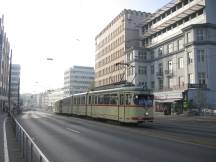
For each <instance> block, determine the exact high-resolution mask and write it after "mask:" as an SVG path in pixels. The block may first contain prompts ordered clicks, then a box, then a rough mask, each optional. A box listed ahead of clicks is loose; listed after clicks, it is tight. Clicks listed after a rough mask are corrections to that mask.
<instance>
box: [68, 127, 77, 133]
mask: <svg viewBox="0 0 216 162" xmlns="http://www.w3.org/2000/svg"><path fill="white" fill-rule="evenodd" d="M66 129H67V130H69V131H71V132H75V133H80V132H79V131H76V130H73V129H71V128H66Z"/></svg>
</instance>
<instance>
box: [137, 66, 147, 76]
mask: <svg viewBox="0 0 216 162" xmlns="http://www.w3.org/2000/svg"><path fill="white" fill-rule="evenodd" d="M138 74H140V75H143V74H144V75H146V74H147V67H146V66H139V67H138Z"/></svg>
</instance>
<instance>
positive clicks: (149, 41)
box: [142, 9, 203, 47]
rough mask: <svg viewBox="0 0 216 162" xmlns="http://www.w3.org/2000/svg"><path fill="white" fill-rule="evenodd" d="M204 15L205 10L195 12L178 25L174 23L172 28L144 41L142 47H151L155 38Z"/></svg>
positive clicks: (178, 22) (169, 27)
mask: <svg viewBox="0 0 216 162" xmlns="http://www.w3.org/2000/svg"><path fill="white" fill-rule="evenodd" d="M202 14H203V9H201V10H199V11H197V12H195V13H193V14H191V15H189V16H187V17H186V18H182V19H181V20H179V21H177V22H176V23H174V24H172V25H170V26H168V27H166V28H164V29H162V30H160V31H159V32H156V33H154V34H152V35H151V36H150V37H148V38H145V39H143V41H142V45H143V46H144V47H145V46H148V45H151V44H152V39H154V38H156V37H158V36H160V35H161V34H164V33H166V32H168V31H170V30H171V29H174V28H176V27H178V26H180V25H182V24H184V23H186V22H187V21H189V20H191V19H194V18H195V17H197V16H200V15H202Z"/></svg>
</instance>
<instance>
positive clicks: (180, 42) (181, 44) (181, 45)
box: [178, 39, 184, 50]
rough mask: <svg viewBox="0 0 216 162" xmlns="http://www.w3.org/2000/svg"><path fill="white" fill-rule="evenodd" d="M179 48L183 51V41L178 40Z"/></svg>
mask: <svg viewBox="0 0 216 162" xmlns="http://www.w3.org/2000/svg"><path fill="white" fill-rule="evenodd" d="M178 47H179V50H181V49H183V48H184V42H183V39H179V40H178Z"/></svg>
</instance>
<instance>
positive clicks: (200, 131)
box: [17, 111, 216, 162]
mask: <svg viewBox="0 0 216 162" xmlns="http://www.w3.org/2000/svg"><path fill="white" fill-rule="evenodd" d="M17 118H18V121H19V122H20V123H21V125H23V127H24V128H25V129H26V130H27V132H28V133H29V134H30V136H31V137H32V138H33V139H34V141H35V142H36V143H37V144H38V146H39V148H40V149H41V150H42V151H43V153H44V154H45V155H46V156H47V158H48V159H49V160H50V161H51V162H120V161H122V162H123V161H124V162H158V161H161V162H183V161H184V162H215V161H216V154H215V153H216V122H215V121H214V122H212V121H208V120H203V121H199V120H185V119H182V118H181V119H178V118H177V119H165V118H162V119H157V120H156V121H155V122H154V123H153V124H147V125H142V126H139V127H131V126H121V125H118V124H110V123H103V122H99V121H94V120H88V119H81V118H75V117H72V116H61V115H55V114H50V113H45V112H39V111H27V112H24V113H23V114H21V115H19V116H18V117H17Z"/></svg>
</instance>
